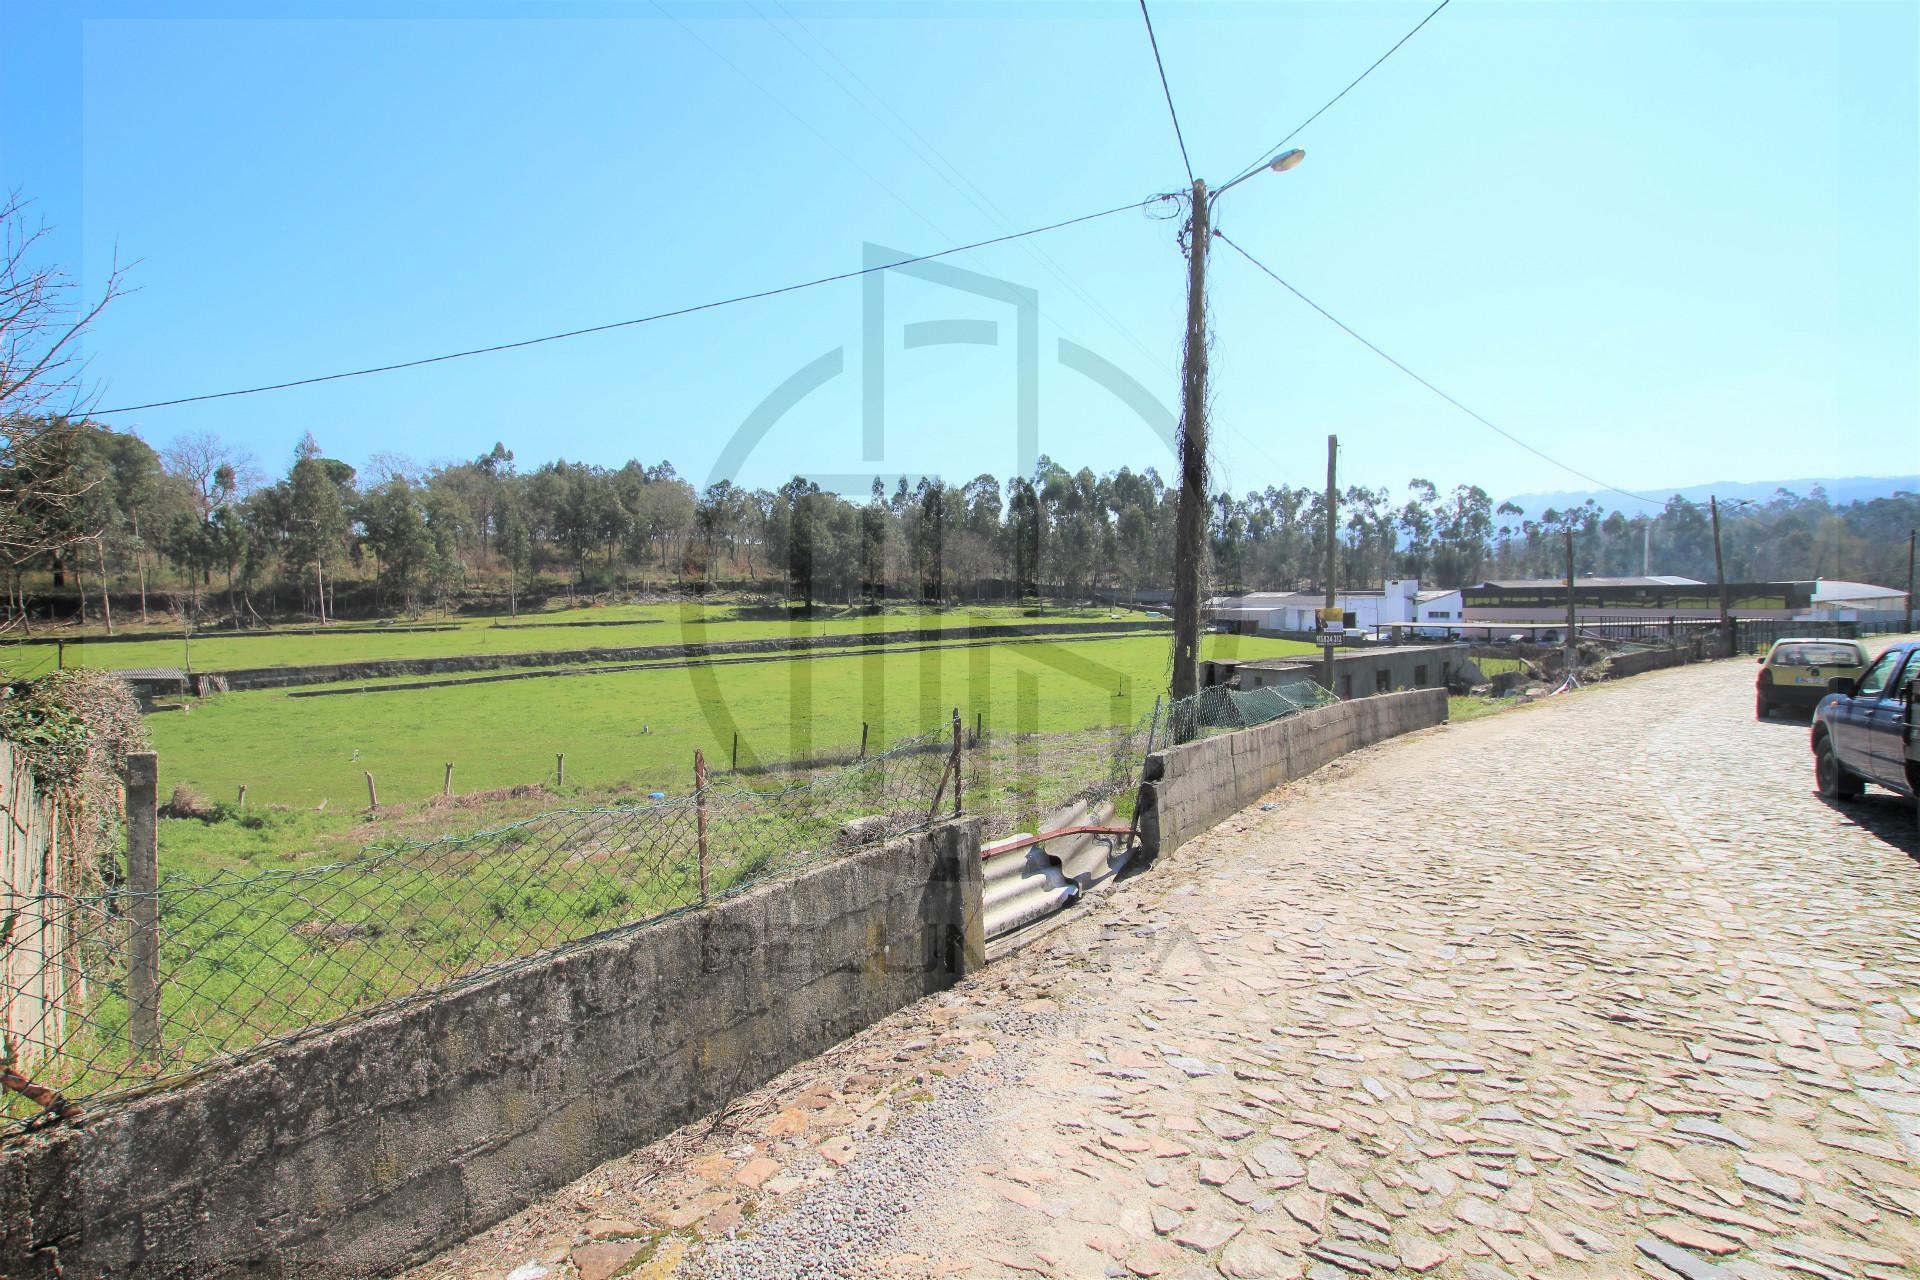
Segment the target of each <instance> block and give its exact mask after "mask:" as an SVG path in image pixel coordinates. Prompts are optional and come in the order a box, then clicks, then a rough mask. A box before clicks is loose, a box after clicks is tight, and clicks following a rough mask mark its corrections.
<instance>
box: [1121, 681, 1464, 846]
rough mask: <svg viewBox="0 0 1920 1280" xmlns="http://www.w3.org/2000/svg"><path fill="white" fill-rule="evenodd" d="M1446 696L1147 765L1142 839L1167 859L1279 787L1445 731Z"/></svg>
mask: <svg viewBox="0 0 1920 1280" xmlns="http://www.w3.org/2000/svg"><path fill="white" fill-rule="evenodd" d="M1446 719H1447V694H1446V691H1445V690H1444V689H1417V690H1410V691H1408V692H1406V693H1387V694H1381V695H1379V696H1378V697H1372V698H1361V699H1357V700H1355V701H1353V702H1340V703H1335V704H1333V705H1330V706H1325V707H1316V708H1314V709H1313V710H1311V711H1302V712H1300V713H1298V714H1296V715H1291V716H1288V717H1286V718H1285V719H1283V720H1275V721H1273V722H1271V723H1269V724H1264V725H1260V726H1258V727H1256V728H1252V729H1242V730H1240V731H1239V732H1238V733H1226V734H1221V735H1219V736H1218V737H1213V738H1203V739H1201V740H1200V741H1197V742H1189V743H1184V744H1182V745H1180V746H1175V747H1169V748H1167V749H1166V750H1164V751H1156V752H1154V753H1153V754H1152V755H1150V756H1148V757H1147V762H1146V780H1145V783H1144V785H1143V786H1142V789H1141V790H1142V796H1141V801H1142V805H1143V810H1142V815H1141V819H1140V830H1141V837H1142V840H1143V842H1144V843H1145V845H1146V847H1147V848H1148V850H1150V851H1151V852H1153V853H1156V854H1160V853H1168V852H1171V851H1172V850H1174V849H1177V848H1179V847H1180V846H1181V845H1183V844H1185V843H1186V842H1187V841H1189V840H1191V839H1193V838H1194V837H1195V836H1197V835H1199V834H1200V833H1201V832H1203V831H1205V830H1207V829H1208V828H1209V827H1212V826H1214V825H1215V824H1217V823H1218V822H1220V820H1221V819H1223V818H1225V817H1226V816H1227V815H1228V814H1231V813H1234V812H1236V811H1237V810H1240V809H1243V808H1245V807H1246V806H1247V805H1249V804H1251V803H1253V802H1254V801H1255V800H1257V799H1259V798H1260V797H1261V796H1263V795H1265V794H1266V793H1267V792H1269V791H1271V790H1273V789H1274V788H1275V787H1277V786H1279V785H1281V784H1282V783H1285V782H1289V781H1291V780H1293V779H1295V778H1300V777H1305V776H1306V775H1307V774H1309V773H1312V772H1313V771H1314V770H1316V769H1318V768H1320V767H1321V766H1322V765H1324V764H1327V763H1328V762H1329V761H1331V760H1334V759H1336V758H1338V757H1340V756H1343V755H1345V754H1346V753H1347V752H1349V751H1355V750H1358V749H1359V748H1361V747H1364V746H1367V745H1369V744H1371V743H1375V742H1379V741H1381V740H1382V739H1384V738H1391V737H1394V736H1395V735H1397V734H1402V733H1409V732H1411V731H1413V730H1415V729H1425V728H1428V727H1430V726H1432V725H1437V724H1444V723H1446Z"/></svg>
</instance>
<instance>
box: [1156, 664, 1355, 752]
mask: <svg viewBox="0 0 1920 1280" xmlns="http://www.w3.org/2000/svg"><path fill="white" fill-rule="evenodd" d="M1338 701H1339V699H1338V698H1336V697H1334V696H1333V694H1332V693H1330V692H1328V691H1327V690H1326V689H1323V688H1321V687H1320V686H1319V685H1318V684H1315V683H1314V682H1313V681H1312V680H1309V679H1307V678H1306V677H1304V676H1302V677H1301V678H1300V679H1298V680H1294V681H1290V682H1289V683H1286V684H1276V685H1265V686H1263V687H1261V688H1258V689H1249V690H1247V691H1245V692H1244V693H1243V692H1241V691H1240V690H1238V689H1231V688H1228V687H1227V686H1226V685H1212V686H1210V687H1208V688H1205V689H1202V690H1201V691H1200V692H1199V693H1196V694H1194V695H1193V696H1192V697H1191V698H1182V699H1180V700H1179V701H1177V702H1174V703H1170V704H1169V705H1168V708H1167V712H1166V716H1165V724H1164V725H1163V726H1162V729H1161V732H1162V733H1163V734H1164V735H1165V736H1164V737H1163V738H1162V739H1161V743H1162V744H1170V743H1174V742H1191V741H1193V740H1194V739H1195V738H1205V737H1211V736H1212V735H1214V734H1216V733H1233V732H1235V731H1236V730H1240V729H1251V728H1253V727H1254V726H1256V725H1262V724H1265V723H1267V722H1268V721H1269V720H1278V719H1280V718H1281V717H1283V716H1290V715H1293V714H1294V713H1295V712H1297V711H1305V710H1307V709H1308V708H1309V707H1320V706H1325V705H1327V704H1328V703H1331V702H1338Z"/></svg>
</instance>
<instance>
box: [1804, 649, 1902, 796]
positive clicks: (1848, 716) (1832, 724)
mask: <svg viewBox="0 0 1920 1280" xmlns="http://www.w3.org/2000/svg"><path fill="white" fill-rule="evenodd" d="M1916 686H1920V644H1915V643H1908V644H1896V645H1891V646H1889V647H1888V648H1887V649H1886V650H1885V651H1884V652H1883V653H1881V654H1880V656H1879V657H1877V658H1875V659H1874V660H1873V661H1872V662H1870V663H1868V664H1867V668H1866V670H1864V671H1862V672H1861V673H1860V676H1859V678H1858V679H1850V678H1848V677H1846V676H1839V677H1836V678H1835V679H1834V680H1833V681H1832V682H1831V683H1830V684H1829V685H1828V686H1827V687H1828V689H1829V690H1830V692H1829V693H1828V694H1827V696H1826V697H1824V698H1822V699H1820V705H1819V706H1817V707H1815V708H1814V709H1813V772H1814V777H1815V778H1816V779H1817V780H1818V781H1819V784H1820V794H1821V795H1823V796H1825V797H1827V798H1828V799H1829V800H1850V799H1852V798H1853V797H1854V796H1857V795H1859V794H1860V790H1861V788H1862V787H1864V786H1865V785H1866V784H1867V783H1869V782H1872V783H1875V784H1877V785H1879V786H1882V787H1885V788H1887V790H1889V791H1896V792H1898V793H1899V794H1901V795H1903V796H1905V797H1907V799H1909V800H1914V799H1915V797H1916V796H1920V733H1916V730H1917V729H1920V705H1916V703H1920V687H1916ZM1916 812H1920V806H1917V807H1916Z"/></svg>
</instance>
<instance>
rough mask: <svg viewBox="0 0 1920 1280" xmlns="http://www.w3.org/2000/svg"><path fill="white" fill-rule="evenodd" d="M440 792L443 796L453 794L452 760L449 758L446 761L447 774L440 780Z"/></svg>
mask: <svg viewBox="0 0 1920 1280" xmlns="http://www.w3.org/2000/svg"><path fill="white" fill-rule="evenodd" d="M440 794H441V795H443V796H451V795H452V794H453V761H451V760H449V761H447V776H446V777H445V778H443V779H441V781H440Z"/></svg>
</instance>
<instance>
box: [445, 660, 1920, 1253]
mask: <svg viewBox="0 0 1920 1280" xmlns="http://www.w3.org/2000/svg"><path fill="white" fill-rule="evenodd" d="M1752 670H1753V668H1752V666H1751V665H1750V664H1736V663H1718V664H1711V665H1707V666H1702V667H1695V668H1687V669H1682V670H1678V671H1672V672H1662V673H1658V674H1655V675H1650V676H1645V677H1641V678H1639V679H1636V680H1631V681H1624V682H1621V683H1619V684H1616V685H1610V686H1606V687H1602V688H1599V689H1595V690H1592V691H1588V692H1584V693H1581V694H1578V695H1575V696H1572V697H1567V698H1561V699H1555V700H1552V701H1549V702H1545V703H1541V704H1536V705H1534V706H1530V707H1527V708H1523V709H1521V710H1518V711H1514V712H1510V713H1507V714H1503V715H1499V716H1494V717H1489V718H1487V719H1483V720H1478V721H1474V722H1471V723H1465V724H1458V725H1454V726H1451V727H1448V728H1444V729H1439V730H1434V731H1430V732H1427V733H1423V734H1420V735H1416V736H1414V737H1411V738H1407V739H1402V740H1400V741H1397V742H1393V743H1389V744H1385V745H1382V746H1380V747H1377V748H1374V749H1371V750H1369V751H1366V752H1362V753H1359V754H1357V755H1355V756H1352V757H1348V758H1347V759H1345V760H1343V761H1340V762H1338V763H1336V764H1335V765H1334V766H1332V767H1331V768H1329V769H1327V770H1324V771H1322V772H1321V773H1320V774H1318V775H1316V776H1315V777H1313V778H1311V779H1307V780H1304V781H1303V782H1301V783H1297V784H1294V785H1293V786H1291V787H1289V788H1287V789H1286V790H1284V791H1283V792H1280V793H1277V794H1276V795H1275V796H1273V797H1270V798H1269V801H1268V803H1269V804H1270V805H1272V806H1273V807H1271V808H1262V807H1255V808H1253V809H1249V810H1247V811H1245V812H1243V813H1242V814H1240V815H1239V816H1237V817H1236V818H1234V819H1232V820H1230V821H1229V822H1228V823H1226V824H1225V825H1223V826H1222V827H1220V828H1218V829H1216V830H1215V831H1214V832H1212V833H1210V834H1209V835H1207V836H1206V837H1204V838H1202V839H1201V840H1199V841H1197V842H1195V843H1194V844H1192V845H1189V846H1187V847H1186V848H1184V849H1182V850H1180V851H1179V852H1178V853H1177V854H1176V855H1174V856H1173V857H1171V858H1169V859H1167V860H1165V861H1163V862H1162V863H1161V864H1160V865H1159V866H1158V867H1156V868H1155V869H1154V870H1153V871H1152V872H1151V873H1150V874H1149V875H1147V876H1145V877H1142V878H1139V879H1136V880H1135V881H1133V882H1130V883H1129V884H1128V885H1125V886H1122V887H1121V888H1120V889H1119V890H1118V891H1117V892H1116V893H1114V894H1113V895H1111V896H1110V897H1108V898H1107V899H1105V900H1104V902H1103V903H1101V904H1099V905H1097V906H1095V907H1094V908H1092V909H1090V910H1089V911H1088V912H1087V913H1086V914H1085V915H1084V916H1083V917H1082V918H1081V919H1079V920H1078V921H1077V922H1075V923H1074V924H1072V925H1070V926H1068V927H1065V928H1062V929H1059V930H1057V931H1055V932H1054V933H1052V934H1051V935H1049V936H1048V937H1046V938H1045V939H1044V940H1042V941H1040V942H1038V943H1036V944H1035V945H1033V946H1031V947H1029V948H1027V949H1026V950H1025V951H1023V952H1021V953H1020V954H1019V955H1018V956H1017V957H1016V958H1014V959H1012V960H1009V961H1007V962H1005V963H1003V964H1001V965H997V966H995V967H994V968H992V969H991V970H989V971H988V972H987V973H985V974H983V975H981V976H980V977H979V978H976V979H975V980H973V981H971V982H969V983H968V984H966V985H965V986H964V987H962V988H960V989H959V990H957V991H955V992H953V993H950V994H949V995H948V996H947V997H945V998H943V1000H941V1001H937V1002H925V1003H923V1004H922V1005H921V1006H916V1007H915V1008H914V1009H910V1010H906V1011H903V1012H902V1014H900V1015H898V1016H897V1017H895V1018H892V1019H889V1020H888V1021H887V1022H885V1023H883V1024H881V1025H879V1026H877V1027H875V1028H872V1029H871V1030H870V1031H869V1032H867V1033H866V1034H864V1035H862V1036H859V1037H857V1038H855V1039H854V1040H852V1041H850V1042H848V1043H847V1044H846V1045H843V1046H841V1047H840V1048H839V1049H837V1050H836V1051H835V1052H834V1053H833V1054H830V1055H828V1056H827V1057H826V1058H824V1059H822V1060H820V1061H818V1062H816V1063H812V1064H809V1065H808V1066H807V1067H806V1068H803V1069H801V1070H799V1071H796V1072H794V1073H790V1074H789V1075H788V1076H787V1077H783V1078H782V1079H781V1080H778V1081H775V1082H774V1083H773V1084H772V1085H770V1086H769V1087H768V1088H767V1089H764V1090H761V1091H759V1092H758V1093H756V1094H754V1095H752V1096H751V1097H749V1098H747V1099H744V1100H743V1101H742V1103H741V1104H740V1105H739V1106H737V1107H736V1108H734V1109H732V1110H731V1111H730V1112H729V1113H728V1114H727V1115H726V1116H723V1117H721V1118H720V1120H719V1121H717V1122H716V1123H715V1124H713V1125H712V1126H703V1127H699V1128H695V1129H689V1130H687V1131H685V1132H683V1133H681V1134H678V1135H675V1136H674V1137H673V1138H670V1139H668V1140H667V1141H665V1142H663V1143H660V1144H657V1145H656V1146H655V1147H652V1148H649V1149H647V1150H646V1151H642V1152H638V1153H635V1155H634V1156H632V1157H629V1158H627V1159H624V1160H621V1161H617V1162H615V1163H614V1164H612V1165H609V1166H606V1167H605V1168H603V1169H602V1170H600V1171H598V1172H597V1173H595V1174H594V1175H592V1176H591V1177H589V1178H587V1179H585V1180H583V1181H582V1182H581V1183H580V1184H578V1185H576V1186H575V1187H574V1188H572V1189H571V1190H570V1191H569V1192H567V1193H565V1194H563V1195H561V1196H559V1197H556V1198H555V1199H554V1200H552V1201H549V1202H548V1203H546V1204H544V1205H542V1206H539V1207H538V1208H536V1209H535V1210H533V1211H530V1212H529V1213H528V1214H526V1215H523V1216H522V1217H521V1218H519V1219H516V1220H514V1221H513V1222H510V1223H508V1224H505V1225H504V1226H503V1227H502V1228H500V1229H498V1230H496V1231H494V1232H491V1233H489V1234H488V1235H487V1236H484V1237H481V1238H479V1239H477V1240H476V1241H474V1242H472V1243H471V1244H469V1245H468V1246H466V1247H465V1248H463V1249H462V1250H460V1251H458V1252H456V1253H454V1254H450V1255H448V1256H447V1257H445V1258H442V1259H440V1260H438V1261H436V1262H435V1263H433V1264H429V1265H428V1266H426V1267H423V1268H421V1269H419V1271H417V1272H416V1273H414V1274H415V1275H416V1276H418V1277H421V1278H422V1280H424V1278H425V1277H428V1276H433V1277H440V1276H455V1275H459V1276H484V1277H490V1278H492V1277H499V1276H503V1275H507V1274H509V1273H512V1272H515V1271H516V1269H517V1276H516V1280H539V1277H541V1276H543V1275H550V1276H552V1277H554V1278H555V1280H560V1278H561V1277H579V1278H580V1280H604V1278H605V1277H606V1276H608V1275H613V1274H620V1273H622V1272H625V1273H628V1274H639V1275H661V1276H664V1275H669V1274H682V1275H688V1276H694V1275H700V1276H704V1275H751V1276H789V1275H791V1276H808V1275H906V1276H922V1275H926V1276H934V1275H941V1276H944V1275H963V1276H1008V1275H1015V1274H1029V1275H1032V1274H1039V1275H1050V1276H1067V1277H1078V1276H1104V1275H1114V1276H1124V1275H1140V1276H1153V1275H1166V1276H1175V1277H1183V1276H1188V1275H1194V1276H1209V1277H1213V1276H1220V1275H1224V1276H1227V1277H1300V1276H1307V1277H1312V1278H1313V1280H1346V1278H1347V1277H1351V1276H1363V1275H1369V1274H1373V1275H1411V1274H1424V1275H1431V1276H1458V1277H1469V1278H1472V1280H1502V1278H1508V1277H1513V1278H1517V1277H1526V1276H1537V1277H1549V1276H1552V1277H1560V1276H1567V1277H1575V1276H1577V1277H1612V1276H1636V1275H1655V1276H1662V1277H1672V1276H1676V1275H1677V1276H1681V1277H1688V1278H1694V1280H1712V1278H1715V1277H1724V1276H1732V1277H1739V1278H1741V1280H1768V1278H1773V1277H1778V1278H1780V1280H1804V1278H1806V1277H1813V1278H1815V1280H1832V1278H1834V1277H1855V1278H1860V1280H1866V1278H1878V1277H1892V1276H1907V1275H1913V1274H1916V1271H1915V1270H1914V1268H1915V1266H1916V1264H1920V1227H1917V1226H1916V1223H1917V1222H1920V836H1917V835H1916V832H1915V825H1914V818H1913V812H1912V809H1911V807H1910V806H1906V805H1903V804H1900V803H1896V802H1895V801H1894V800H1893V798H1892V797H1889V796H1884V795H1880V796H1870V797H1869V798H1868V799H1867V800H1866V801H1864V802H1861V803H1858V804H1855V805H1849V806H1843V807H1838V808H1834V807H1829V806H1827V805H1826V804H1824V803H1822V802H1821V801H1820V800H1819V799H1818V798H1817V797H1816V796H1815V795H1814V794H1813V793H1812V787H1811V783H1812V768H1811V760H1810V756H1809V754H1808V752H1807V749H1806V726H1805V723H1804V722H1792V721H1773V722H1767V723H1756V722H1755V721H1754V720H1753V718H1752V710H1751V708H1752V698H1751V688H1750V681H1751V672H1752ZM1276 802H1277V803H1276Z"/></svg>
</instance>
